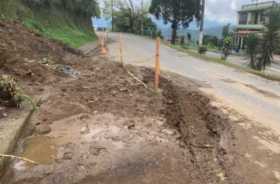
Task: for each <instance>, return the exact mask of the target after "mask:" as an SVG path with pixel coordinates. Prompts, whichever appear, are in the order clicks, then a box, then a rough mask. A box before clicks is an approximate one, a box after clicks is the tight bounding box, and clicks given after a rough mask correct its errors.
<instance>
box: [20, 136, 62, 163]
mask: <svg viewBox="0 0 280 184" xmlns="http://www.w3.org/2000/svg"><path fill="white" fill-rule="evenodd" d="M56 153H57V151H56V149H55V144H54V142H53V140H52V139H51V138H50V137H46V136H36V137H31V138H30V139H27V140H26V142H25V143H24V145H23V154H22V156H23V157H26V158H29V159H31V160H33V161H35V162H37V163H39V164H43V165H48V164H51V163H53V161H54V159H55V157H56ZM28 166H29V165H28ZM30 166H31V165H30Z"/></svg>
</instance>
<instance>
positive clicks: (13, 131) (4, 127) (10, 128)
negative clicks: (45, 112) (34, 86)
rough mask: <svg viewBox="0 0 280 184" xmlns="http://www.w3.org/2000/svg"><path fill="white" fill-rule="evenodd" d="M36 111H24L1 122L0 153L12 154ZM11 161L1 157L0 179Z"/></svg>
mask: <svg viewBox="0 0 280 184" xmlns="http://www.w3.org/2000/svg"><path fill="white" fill-rule="evenodd" d="M33 113H34V110H29V111H27V110H26V111H24V112H21V113H19V114H17V115H16V117H13V118H5V119H2V120H1V121H0V153H1V154H10V153H11V152H12V151H13V150H14V148H15V146H16V143H17V141H18V139H19V137H20V135H21V132H22V130H23V128H24V127H25V125H26V124H27V123H28V122H29V120H30V118H31V117H32V115H33ZM8 160H9V159H7V158H3V157H0V177H1V176H2V175H3V174H4V169H5V166H6V165H7V162H8Z"/></svg>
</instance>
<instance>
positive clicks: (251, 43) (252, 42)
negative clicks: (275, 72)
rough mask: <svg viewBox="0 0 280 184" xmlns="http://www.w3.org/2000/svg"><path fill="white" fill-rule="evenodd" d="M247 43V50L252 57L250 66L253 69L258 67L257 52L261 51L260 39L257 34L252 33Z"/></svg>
mask: <svg viewBox="0 0 280 184" xmlns="http://www.w3.org/2000/svg"><path fill="white" fill-rule="evenodd" d="M246 43H247V49H246V52H247V54H248V55H249V57H250V67H251V68H253V69H257V66H258V64H257V53H258V52H259V43H260V39H259V37H258V36H257V35H256V34H254V33H251V34H249V36H248V37H247V39H246Z"/></svg>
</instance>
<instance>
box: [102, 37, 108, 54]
mask: <svg viewBox="0 0 280 184" xmlns="http://www.w3.org/2000/svg"><path fill="white" fill-rule="evenodd" d="M106 54H107V50H106V48H105V35H104V33H103V34H102V38H101V55H106Z"/></svg>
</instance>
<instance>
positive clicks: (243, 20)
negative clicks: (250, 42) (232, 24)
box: [239, 13, 248, 24]
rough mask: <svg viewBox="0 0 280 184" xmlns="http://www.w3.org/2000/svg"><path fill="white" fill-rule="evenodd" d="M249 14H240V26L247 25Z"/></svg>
mask: <svg viewBox="0 0 280 184" xmlns="http://www.w3.org/2000/svg"><path fill="white" fill-rule="evenodd" d="M247 18H248V13H239V24H247Z"/></svg>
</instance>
